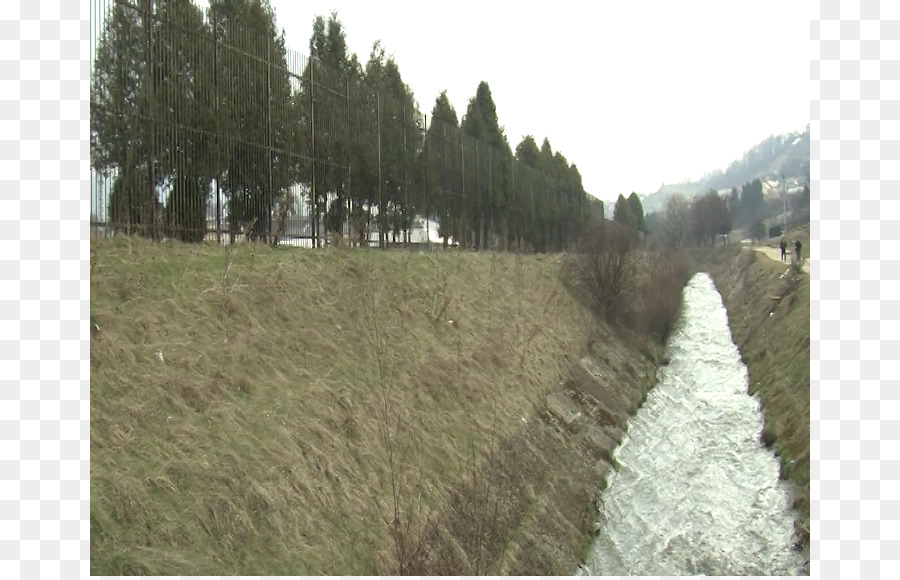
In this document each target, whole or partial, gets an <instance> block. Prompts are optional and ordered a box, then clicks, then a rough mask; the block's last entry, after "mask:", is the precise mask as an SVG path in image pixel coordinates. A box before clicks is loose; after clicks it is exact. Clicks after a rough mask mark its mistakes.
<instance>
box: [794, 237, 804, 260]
mask: <svg viewBox="0 0 900 580" xmlns="http://www.w3.org/2000/svg"><path fill="white" fill-rule="evenodd" d="M802 247H803V245H802V244H801V243H800V240H796V241H795V242H794V252H795V253H796V254H797V263H798V264H799V263H800V249H801V248H802Z"/></svg>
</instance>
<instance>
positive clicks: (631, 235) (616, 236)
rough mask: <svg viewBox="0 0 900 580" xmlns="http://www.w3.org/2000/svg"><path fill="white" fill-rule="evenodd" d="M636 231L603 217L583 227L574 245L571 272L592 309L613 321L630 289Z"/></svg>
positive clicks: (625, 302) (622, 306) (631, 290)
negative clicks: (582, 231) (574, 259)
mask: <svg viewBox="0 0 900 580" xmlns="http://www.w3.org/2000/svg"><path fill="white" fill-rule="evenodd" d="M637 243H638V240H637V232H636V231H634V230H631V229H629V228H627V227H626V226H621V225H619V224H617V223H614V222H609V221H606V220H603V219H598V220H596V221H594V223H593V224H591V225H589V226H588V227H587V228H585V231H584V233H583V234H582V236H581V239H580V240H579V242H578V244H577V246H576V261H575V264H574V275H575V277H576V280H577V283H578V285H579V286H581V287H582V289H583V290H584V292H585V295H586V296H587V299H588V301H589V302H590V306H591V309H592V310H593V311H594V313H595V314H596V315H597V316H599V317H601V318H603V319H605V320H607V321H608V322H612V321H613V320H614V319H616V318H617V317H619V316H621V315H623V314H624V313H625V312H624V311H625V307H626V304H627V302H628V300H627V299H628V297H629V295H630V294H632V292H633V272H632V271H631V265H632V261H633V258H634V250H635V248H636V247H637Z"/></svg>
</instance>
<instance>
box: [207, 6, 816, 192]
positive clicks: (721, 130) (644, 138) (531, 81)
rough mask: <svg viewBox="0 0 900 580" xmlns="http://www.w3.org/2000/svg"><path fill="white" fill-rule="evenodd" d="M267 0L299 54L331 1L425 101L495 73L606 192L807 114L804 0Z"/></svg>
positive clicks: (517, 111)
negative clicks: (383, 52)
mask: <svg viewBox="0 0 900 580" xmlns="http://www.w3.org/2000/svg"><path fill="white" fill-rule="evenodd" d="M270 2H271V4H272V6H273V7H274V8H275V11H276V16H277V20H278V25H279V27H282V28H284V29H285V32H286V37H287V44H288V47H289V48H291V49H293V50H296V51H299V52H301V53H303V54H308V52H309V37H310V34H311V32H312V22H313V19H314V18H315V16H316V15H319V14H321V15H324V16H327V15H328V14H329V13H330V12H331V11H332V10H337V11H338V16H339V18H340V20H341V21H342V22H343V24H344V28H345V31H346V33H347V43H348V46H349V48H350V50H351V51H352V52H356V53H357V54H358V55H359V57H360V59H361V60H362V61H363V62H365V60H366V58H367V57H368V54H369V49H370V48H371V46H372V43H373V42H374V41H375V40H378V39H381V40H382V44H383V46H384V47H385V49H386V51H387V52H388V53H389V54H393V55H394V58H395V60H396V61H397V64H398V66H399V67H400V73H401V74H402V75H403V78H404V80H405V81H406V82H407V84H409V85H410V87H411V88H412V90H413V92H414V94H415V96H416V98H417V100H418V101H419V104H420V107H421V109H422V111H423V112H425V113H430V111H431V108H432V106H433V104H434V99H435V97H437V95H438V93H439V92H440V91H441V90H443V89H447V94H448V96H449V97H450V100H451V102H452V103H453V105H454V106H455V107H456V110H457V113H458V114H459V115H460V116H461V115H462V114H463V113H464V112H465V108H466V102H467V100H468V99H469V98H470V97H471V96H473V95H474V94H475V89H476V87H477V86H478V83H479V81H482V80H485V81H487V82H488V83H489V85H490V87H491V92H492V94H493V97H494V102H495V103H496V105H497V114H498V117H499V119H500V124H501V125H503V126H505V127H506V133H507V136H508V138H509V140H510V144H511V145H512V146H513V147H515V146H516V144H517V143H518V142H519V141H520V140H521V138H522V136H523V135H526V134H532V135H534V137H535V139H536V140H537V141H538V144H540V142H541V141H542V140H543V139H544V137H549V139H550V144H551V146H552V147H553V150H554V151H557V150H559V151H561V152H562V153H563V155H565V156H566V158H567V159H568V160H569V161H570V162H574V163H576V164H577V165H578V168H579V170H580V172H581V174H582V177H583V180H584V185H585V188H586V189H587V190H588V191H589V192H590V193H592V194H594V195H595V196H597V197H599V198H601V199H607V200H609V199H615V197H616V196H617V195H618V194H619V193H626V194H627V193H629V192H631V191H637V192H639V193H651V192H653V191H656V189H657V188H658V187H659V186H660V184H661V183H662V182H664V181H665V182H666V183H674V182H679V181H681V180H682V179H683V178H686V177H687V178H691V179H695V178H697V177H699V176H700V175H702V174H703V173H705V172H707V171H710V170H712V169H715V168H717V167H721V168H724V166H726V165H727V164H728V163H730V162H731V161H733V160H735V159H737V158H740V156H741V155H743V153H744V152H745V151H746V150H747V149H749V148H750V147H752V146H753V145H754V144H756V143H757V142H759V141H761V140H763V139H765V138H766V137H768V136H769V135H771V134H777V133H784V132H789V131H797V130H802V129H803V128H804V127H805V126H806V124H807V123H808V122H809V91H808V83H809V81H808V79H809V51H808V46H809V40H808V39H809V14H808V9H807V3H806V2H783V1H776V0H732V1H727V2H723V1H721V0H684V1H682V2H672V1H671V0H629V1H627V2H605V1H601V2H588V1H584V0H554V1H552V2H534V1H520V2H488V1H486V0H481V1H470V0H460V1H456V2H415V1H410V0H403V1H394V0H386V1H383V2H372V1H371V0H302V1H301V0H270ZM198 3H199V4H200V5H206V4H207V3H206V2H203V1H202V0H201V1H200V2H198Z"/></svg>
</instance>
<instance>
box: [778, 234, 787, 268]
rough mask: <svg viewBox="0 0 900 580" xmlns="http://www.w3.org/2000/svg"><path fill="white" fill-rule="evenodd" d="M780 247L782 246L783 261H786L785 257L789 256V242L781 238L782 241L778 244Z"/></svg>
mask: <svg viewBox="0 0 900 580" xmlns="http://www.w3.org/2000/svg"><path fill="white" fill-rule="evenodd" d="M778 247H779V248H781V261H782V262H784V259H785V258H786V257H787V242H786V241H784V238H781V243H780V244H778Z"/></svg>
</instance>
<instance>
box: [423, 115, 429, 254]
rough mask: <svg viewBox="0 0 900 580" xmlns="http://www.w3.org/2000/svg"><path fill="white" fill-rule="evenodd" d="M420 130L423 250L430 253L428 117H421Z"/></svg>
mask: <svg viewBox="0 0 900 580" xmlns="http://www.w3.org/2000/svg"><path fill="white" fill-rule="evenodd" d="M422 128H423V130H424V131H425V143H423V149H424V150H425V151H424V153H425V172H424V176H423V180H422V193H423V194H424V196H425V250H426V251H428V252H430V251H431V237H430V231H431V230H430V228H431V221H430V220H429V219H428V165H429V163H428V141H430V139H428V115H427V114H423V115H422Z"/></svg>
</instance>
